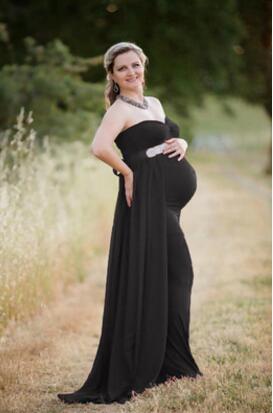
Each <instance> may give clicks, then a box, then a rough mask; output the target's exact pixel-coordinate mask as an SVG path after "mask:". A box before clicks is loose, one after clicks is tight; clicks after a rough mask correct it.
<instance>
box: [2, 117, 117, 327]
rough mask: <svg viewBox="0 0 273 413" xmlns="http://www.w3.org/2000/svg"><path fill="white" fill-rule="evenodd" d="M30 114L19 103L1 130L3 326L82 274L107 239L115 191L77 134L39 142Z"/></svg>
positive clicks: (39, 305)
mask: <svg viewBox="0 0 273 413" xmlns="http://www.w3.org/2000/svg"><path fill="white" fill-rule="evenodd" d="M32 121H33V119H32V114H31V112H30V113H29V114H25V112H24V109H21V112H20V114H19V116H18V118H17V123H16V125H15V127H14V129H12V130H8V131H6V132H5V133H4V134H3V136H2V138H1V154H0V222H1V233H0V263H1V273H0V290H1V295H0V333H1V331H3V329H4V327H5V326H6V325H7V323H8V322H9V321H10V320H18V319H20V320H21V319H24V318H26V317H28V316H30V315H31V314H35V313H37V311H39V308H42V307H44V306H45V305H46V303H47V302H48V301H49V300H50V299H51V298H53V297H54V296H55V295H56V294H58V291H60V290H62V289H63V288H66V286H67V285H68V284H70V283H71V282H73V281H76V280H77V281H82V280H83V279H84V278H85V276H86V274H87V271H88V266H89V263H90V260H92V257H93V255H94V254H95V253H97V250H98V248H101V246H102V245H103V239H102V238H106V241H108V238H107V235H108V232H109V229H108V225H107V224H106V225H105V224H104V219H105V217H107V216H109V213H108V211H106V210H105V205H110V207H112V204H113V202H107V199H109V197H110V198H111V196H112V194H113V193H114V192H113V193H111V191H110V192H109V190H108V191H107V192H103V191H101V184H102V185H103V182H104V180H105V179H109V174H110V172H109V168H107V167H101V166H99V165H98V164H99V163H98V161H97V160H96V159H95V158H94V157H92V156H91V155H90V153H89V149H88V147H87V146H86V145H84V144H82V143H81V142H79V141H77V142H74V143H69V144H62V145H58V146H57V145H54V144H52V143H50V141H49V139H48V138H47V137H45V138H44V140H43V142H42V145H38V143H37V139H36V133H35V131H34V130H33V129H32V127H31V126H32V125H31V124H32ZM94 172H95V173H94ZM113 176H114V175H113ZM98 180H99V184H98ZM113 191H115V188H113ZM102 205H103V206H104V207H103V208H102Z"/></svg>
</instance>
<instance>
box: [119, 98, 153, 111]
mask: <svg viewBox="0 0 273 413" xmlns="http://www.w3.org/2000/svg"><path fill="white" fill-rule="evenodd" d="M117 97H118V98H119V99H121V100H123V101H124V102H127V103H130V105H134V106H136V107H137V108H141V109H148V106H149V105H148V101H147V99H146V98H145V97H144V98H143V103H140V102H137V101H136V100H134V99H131V98H129V97H128V96H124V95H117Z"/></svg>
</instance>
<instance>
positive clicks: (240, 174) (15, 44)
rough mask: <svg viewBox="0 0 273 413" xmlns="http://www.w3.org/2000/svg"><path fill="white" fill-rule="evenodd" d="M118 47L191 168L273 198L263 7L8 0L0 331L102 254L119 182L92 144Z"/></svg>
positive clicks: (1, 31)
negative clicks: (185, 147)
mask: <svg viewBox="0 0 273 413" xmlns="http://www.w3.org/2000/svg"><path fill="white" fill-rule="evenodd" d="M120 41H132V42H135V43H137V44H138V45H140V46H141V47H142V48H143V50H144V52H145V54H146V55H147V56H148V58H149V65H148V70H147V74H146V84H147V87H146V90H145V94H146V95H154V96H157V97H158V98H160V99H161V101H162V104H163V106H164V108H165V112H166V114H167V115H168V116H169V117H171V118H172V119H173V120H174V121H176V122H177V123H178V124H179V125H180V129H181V137H183V138H184V139H186V140H187V141H188V142H189V144H190V146H189V147H190V150H189V151H188V153H189V155H188V156H189V157H191V159H192V160H193V161H194V162H195V164H196V165H200V167H201V165H202V164H203V165H208V164H210V165H214V168H215V169H213V170H212V171H211V176H212V175H213V176H214V178H215V179H217V176H218V175H221V173H224V174H225V175H226V176H229V177H230V179H233V180H240V182H241V183H242V185H243V186H244V187H249V186H251V185H252V186H253V185H256V187H257V188H258V189H257V190H258V191H260V192H263V193H265V194H266V196H268V194H269V192H270V185H271V181H270V180H271V2H270V1H269V0H248V1H246V0H239V1H236V0H228V1H225V2H222V3H221V4H220V3H219V2H218V3H217V2H215V1H214V0H206V1H199V0H193V1H191V2H187V1H181V0H179V1H175V0H174V1H166V0H151V1H149V2H147V1H139V0H137V1H135V0H130V1H126V0H117V1H108V0H104V1H103V0H97V1H92V2H87V1H84V0H78V1H77V2H75V1H72V0H66V1H61V0H60V1H58V2H57V3H56V2H55V1H54V2H53V1H51V0H47V1H41V0H38V1H37V0H35V1H34V0H28V1H25V2H23V3H22V2H19V1H17V0H2V1H1V9H0V48H1V54H0V150H1V158H0V171H1V174H0V176H1V178H0V180H1V191H0V203H1V209H0V214H1V216H0V218H1V223H2V226H3V229H4V231H1V234H2V235H1V248H2V249H1V251H2V255H1V260H2V268H3V273H2V276H1V281H0V282H1V284H2V285H1V288H2V289H3V290H4V291H6V293H5V294H4V295H2V298H1V302H0V305H1V306H2V311H1V320H0V325H2V326H4V325H5V323H6V322H7V321H8V320H9V319H11V318H15V319H17V318H20V317H23V316H24V314H26V315H27V314H29V313H31V311H32V310H33V311H34V312H35V311H36V310H37V305H40V304H39V303H43V302H46V300H47V299H48V298H49V297H51V296H52V295H54V293H55V292H56V288H55V285H56V282H57V281H58V282H60V284H61V286H60V288H63V286H65V285H66V284H69V283H70V281H74V280H83V279H84V278H85V277H86V274H87V273H88V268H89V263H90V260H92V259H93V258H92V257H93V255H96V254H97V252H98V251H100V250H102V251H105V248H106V246H107V245H108V244H107V243H108V240H109V227H110V226H111V225H110V223H111V219H112V213H113V204H114V201H113V200H114V197H115V194H116V190H117V181H116V180H115V178H114V177H112V174H111V168H109V167H108V166H106V165H105V164H104V165H101V164H102V162H98V161H97V160H96V159H91V156H90V153H89V145H90V143H91V142H92V138H93V136H94V133H95V130H96V128H97V126H98V125H99V122H100V119H101V117H102V116H103V114H104V111H105V103H104V87H105V75H106V74H105V72H104V69H103V64H102V61H103V54H104V53H105V51H106V50H107V48H108V47H110V46H111V45H112V44H114V43H116V42H120ZM100 175H101V176H100ZM103 179H104V180H105V182H104V184H105V186H104V188H107V189H106V190H105V191H101V189H100V188H98V185H97V182H98V181H99V182H100V181H103ZM111 179H112V181H111ZM95 227H96V228H97V229H95ZM98 228H99V230H98ZM94 234H96V237H94ZM18 266H19V268H20V269H19V270H18ZM15 273H16V276H15ZM55 278H57V281H56V279H55ZM29 289H31V290H32V294H30V295H29V294H26V291H28V292H29ZM23 291H25V292H23ZM30 297H31V299H30ZM37 297H39V299H38V298H37Z"/></svg>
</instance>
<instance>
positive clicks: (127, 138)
mask: <svg viewBox="0 0 273 413" xmlns="http://www.w3.org/2000/svg"><path fill="white" fill-rule="evenodd" d="M178 136H179V127H178V125H177V124H175V123H174V122H172V121H171V120H170V119H169V118H168V117H166V118H165V122H162V121H159V120H144V121H141V122H139V123H137V124H135V125H133V126H131V127H129V128H127V129H126V130H124V131H122V132H121V133H120V134H119V135H118V136H117V138H116V141H115V142H116V144H117V146H118V148H119V149H120V150H121V152H122V154H123V160H124V161H125V162H126V163H127V164H128V165H129V166H130V168H131V169H132V170H133V172H134V185H133V200H132V205H131V207H128V205H127V202H126V198H125V190H124V177H123V175H121V174H119V175H118V174H117V171H116V170H114V169H113V172H114V173H115V174H116V175H118V177H119V178H118V179H119V191H118V195H117V200H116V206H115V212H114V220H113V226H112V232H111V240H110V250H109V257H108V267H107V278H106V291H105V302H104V312H103V322H102V330H101V337H100V341H99V345H98V349H97V353H96V356H95V360H94V362H93V366H92V369H91V371H90V373H89V375H88V377H87V379H86V381H85V382H84V384H83V385H82V386H81V388H80V389H78V390H77V391H75V392H74V393H67V394H58V397H59V398H60V399H61V400H63V401H64V402H66V403H77V402H78V403H88V402H93V403H111V402H115V401H116V402H119V403H124V402H125V401H126V400H129V399H130V398H131V396H132V390H134V392H136V393H141V392H142V391H144V390H145V388H148V387H153V386H155V385H157V384H159V383H163V382H164V381H166V380H167V379H168V378H170V377H173V376H175V377H178V378H179V377H183V376H188V377H197V376H203V373H202V372H201V371H200V370H199V368H198V366H197V364H196V362H195V360H194V358H193V355H192V353H191V349H190V346H189V323H190V304H191V290H192V284H193V278H194V273H193V266H192V261H191V256H190V252H189V249H188V245H187V243H186V240H185V237H184V233H183V231H182V229H181V227H180V225H179V218H180V212H181V209H182V208H183V207H184V206H185V205H186V204H187V203H188V202H189V200H190V199H191V198H192V196H193V195H194V193H195V191H196V188H197V177H196V172H195V170H194V168H193V167H192V166H191V165H190V163H189V162H188V161H187V159H186V157H185V156H184V158H183V159H182V160H180V161H178V160H177V157H178V155H177V156H174V157H171V158H169V157H168V155H169V154H162V153H161V154H158V155H156V156H154V157H150V158H149V157H147V156H145V157H141V156H138V154H141V153H143V152H144V150H145V149H147V148H148V147H151V146H155V145H158V144H160V143H163V142H164V140H166V139H169V138H170V137H178Z"/></svg>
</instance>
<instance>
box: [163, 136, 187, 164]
mask: <svg viewBox="0 0 273 413" xmlns="http://www.w3.org/2000/svg"><path fill="white" fill-rule="evenodd" d="M164 143H166V144H167V146H165V147H164V149H163V153H164V154H166V153H169V152H173V151H174V152H173V153H171V155H169V156H168V157H169V158H172V157H173V156H177V155H179V157H178V159H177V160H178V161H181V159H182V158H183V157H184V155H185V153H186V150H187V148H188V143H187V141H185V139H181V138H170V139H167V140H165V141H164Z"/></svg>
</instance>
